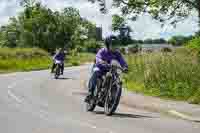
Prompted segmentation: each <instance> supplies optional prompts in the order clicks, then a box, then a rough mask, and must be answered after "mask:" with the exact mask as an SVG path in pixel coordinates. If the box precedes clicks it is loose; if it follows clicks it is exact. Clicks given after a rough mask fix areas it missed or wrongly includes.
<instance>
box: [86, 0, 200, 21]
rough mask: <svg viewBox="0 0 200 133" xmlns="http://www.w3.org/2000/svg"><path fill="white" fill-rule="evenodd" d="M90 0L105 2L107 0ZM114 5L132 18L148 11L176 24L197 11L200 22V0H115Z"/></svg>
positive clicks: (157, 17)
mask: <svg viewBox="0 0 200 133" xmlns="http://www.w3.org/2000/svg"><path fill="white" fill-rule="evenodd" d="M89 1H92V2H95V1H100V3H105V0H89ZM113 5H114V6H115V7H117V8H120V9H121V12H122V14H123V15H129V16H130V15H131V18H132V20H136V18H137V17H138V16H140V15H141V14H142V13H148V14H150V15H151V16H152V17H153V18H154V19H156V20H159V21H160V22H161V23H164V22H165V21H166V20H170V21H171V24H174V25H175V24H176V23H177V22H179V21H181V20H183V19H185V18H187V17H188V16H190V14H192V13H193V12H194V11H196V12H198V14H199V24H200V1H199V0H113ZM105 7H106V6H105Z"/></svg>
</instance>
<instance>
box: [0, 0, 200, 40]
mask: <svg viewBox="0 0 200 133" xmlns="http://www.w3.org/2000/svg"><path fill="white" fill-rule="evenodd" d="M41 1H42V3H44V4H45V5H47V6H48V7H49V8H51V9H53V10H61V9H63V8H64V7H67V6H73V7H75V8H77V9H79V10H80V14H81V16H83V17H85V18H87V19H89V20H91V21H93V22H94V23H96V24H97V25H98V26H102V27H103V34H104V36H105V35H107V34H110V33H111V24H112V15H111V14H114V13H118V10H116V9H112V10H111V12H110V13H109V14H107V15H102V14H101V13H100V12H99V8H98V5H97V4H90V3H88V2H87V0H41ZM107 1H108V2H109V3H111V2H110V0H107ZM20 9H21V8H20V6H19V0H1V1H0V24H6V23H7V21H8V19H9V17H11V16H15V15H16V14H17V12H18V11H19V10H20ZM130 25H131V27H132V28H133V30H134V33H133V37H134V38H137V39H144V38H149V37H152V38H159V37H164V38H169V37H171V36H172V35H179V34H180V35H190V34H193V33H194V32H196V31H197V30H198V25H197V17H196V14H192V15H191V17H189V18H188V19H187V20H186V21H184V22H182V23H179V24H178V25H177V27H176V29H175V28H173V27H172V26H170V25H166V26H165V27H164V28H161V27H160V24H159V23H158V22H157V21H153V20H152V19H151V18H150V17H149V16H148V15H144V16H142V17H141V18H139V19H138V21H136V22H130Z"/></svg>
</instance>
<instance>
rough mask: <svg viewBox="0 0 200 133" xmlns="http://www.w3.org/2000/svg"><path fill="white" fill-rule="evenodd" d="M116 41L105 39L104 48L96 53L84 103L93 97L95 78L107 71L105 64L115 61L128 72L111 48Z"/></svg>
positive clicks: (122, 59) (118, 54)
mask: <svg viewBox="0 0 200 133" xmlns="http://www.w3.org/2000/svg"><path fill="white" fill-rule="evenodd" d="M115 39H116V37H115V36H109V37H107V38H106V39H105V45H106V47H105V48H102V49H100V50H99V51H98V53H97V55H96V64H95V67H94V68H93V74H92V76H91V78H90V81H89V86H88V87H89V94H88V96H87V97H86V99H85V102H89V99H90V98H91V96H92V95H93V91H94V89H95V87H96V82H97V77H99V76H102V75H103V74H105V73H106V72H107V71H108V70H109V66H108V65H107V64H110V63H111V61H112V60H113V59H114V60H117V61H118V62H119V63H120V65H121V66H122V68H124V70H125V71H126V70H128V65H127V63H126V61H125V60H124V58H123V56H122V55H121V53H120V52H119V51H118V50H116V49H115V47H113V45H112V44H113V43H112V42H113V41H114V40H115Z"/></svg>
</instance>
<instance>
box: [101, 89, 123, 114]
mask: <svg viewBox="0 0 200 133" xmlns="http://www.w3.org/2000/svg"><path fill="white" fill-rule="evenodd" d="M121 93H122V89H121V88H118V87H115V86H113V87H112V88H111V89H110V90H109V92H108V94H107V96H106V101H105V105H104V112H105V114H106V115H108V116H111V115H112V114H113V113H114V112H115V111H116V109H117V107H118V105H119V101H120V97H121Z"/></svg>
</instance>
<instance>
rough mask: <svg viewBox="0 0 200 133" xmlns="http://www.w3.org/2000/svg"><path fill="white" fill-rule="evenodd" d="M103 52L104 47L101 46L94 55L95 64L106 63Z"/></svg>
mask: <svg viewBox="0 0 200 133" xmlns="http://www.w3.org/2000/svg"><path fill="white" fill-rule="evenodd" d="M104 52H105V49H104V48H102V49H100V50H99V51H98V53H97V55H96V63H97V64H106V61H105V59H104Z"/></svg>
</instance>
